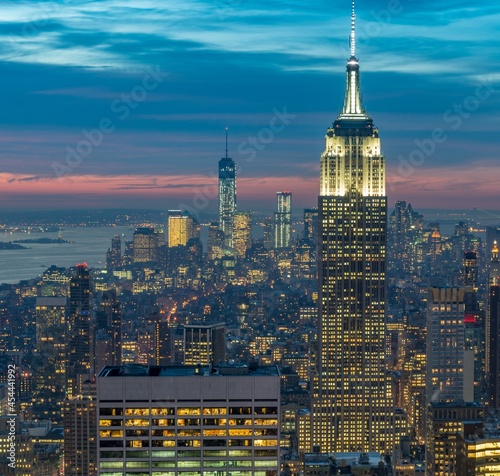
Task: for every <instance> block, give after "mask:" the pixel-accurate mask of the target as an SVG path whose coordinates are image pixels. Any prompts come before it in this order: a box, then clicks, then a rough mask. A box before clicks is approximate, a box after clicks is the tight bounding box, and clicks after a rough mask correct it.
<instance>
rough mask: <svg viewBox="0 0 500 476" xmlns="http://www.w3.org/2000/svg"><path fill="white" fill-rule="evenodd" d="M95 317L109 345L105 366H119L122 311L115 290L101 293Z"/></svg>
mask: <svg viewBox="0 0 500 476" xmlns="http://www.w3.org/2000/svg"><path fill="white" fill-rule="evenodd" d="M96 317H97V327H98V329H104V330H105V332H106V334H107V335H108V340H109V343H110V353H109V362H107V365H121V347H122V311H121V304H120V301H119V299H118V298H117V296H116V290H115V289H108V290H106V291H103V293H102V299H101V301H100V303H99V309H98V311H97V316H96ZM99 370H100V369H96V372H98V371H99Z"/></svg>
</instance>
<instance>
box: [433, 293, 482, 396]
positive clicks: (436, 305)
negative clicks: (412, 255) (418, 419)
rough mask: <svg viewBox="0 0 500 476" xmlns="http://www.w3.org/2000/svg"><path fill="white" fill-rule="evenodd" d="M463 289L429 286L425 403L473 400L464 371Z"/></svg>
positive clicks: (472, 389)
mask: <svg viewBox="0 0 500 476" xmlns="http://www.w3.org/2000/svg"><path fill="white" fill-rule="evenodd" d="M464 296H465V288H459V287H432V288H430V289H429V296H428V299H427V371H426V396H427V402H428V403H430V402H459V401H461V402H462V401H467V402H472V401H474V379H473V373H472V377H471V375H470V371H471V370H472V372H473V360H472V362H468V364H471V366H472V367H471V368H470V369H467V368H466V359H465V357H466V355H465V323H464V316H465V303H464Z"/></svg>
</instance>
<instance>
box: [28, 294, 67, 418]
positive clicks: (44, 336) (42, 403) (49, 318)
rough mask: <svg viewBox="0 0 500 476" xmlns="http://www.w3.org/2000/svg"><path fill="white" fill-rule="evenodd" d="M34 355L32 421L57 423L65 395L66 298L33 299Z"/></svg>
mask: <svg viewBox="0 0 500 476" xmlns="http://www.w3.org/2000/svg"><path fill="white" fill-rule="evenodd" d="M35 312H36V354H35V356H34V359H33V367H34V370H35V375H36V393H35V395H36V398H35V402H34V405H33V412H34V415H35V417H37V418H39V419H40V420H43V419H50V420H51V421H58V422H59V421H60V420H61V409H62V406H63V405H62V404H63V401H64V398H65V396H66V395H65V393H66V367H67V361H66V345H67V324H68V322H67V313H68V299H67V298H66V297H37V298H36V305H35Z"/></svg>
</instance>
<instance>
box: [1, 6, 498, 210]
mask: <svg viewBox="0 0 500 476" xmlns="http://www.w3.org/2000/svg"><path fill="white" fill-rule="evenodd" d="M350 10H351V5H350V1H349V0H335V1H334V2H332V1H326V0H308V1H307V2H306V1H303V0H301V1H299V0H288V1H284V0H274V1H273V2H268V1H264V0H207V1H205V0H182V1H181V0H169V1H168V2H158V1H157V0H155V1H152V0H141V1H130V0H103V1H99V0H97V1H96V0H94V1H92V0H60V1H58V0H54V1H43V0H42V1H40V0H36V1H23V0H19V1H16V2H9V4H7V5H3V6H2V16H1V17H0V87H1V90H2V92H3V94H2V106H1V107H0V181H1V185H0V208H8V209H63V208H95V207H99V208H128V207H130V208H156V209H172V208H175V209H179V208H183V209H188V210H194V211H206V212H211V211H214V210H216V207H217V178H216V176H217V162H218V160H219V159H220V158H221V157H223V156H224V154H225V128H226V127H227V128H229V156H230V157H232V158H233V159H234V160H235V161H236V162H237V163H238V186H237V187H238V208H239V209H251V210H256V211H271V210H273V209H274V208H275V206H276V192H277V191H280V190H289V191H291V192H292V194H293V206H294V209H295V210H294V212H295V213H297V214H299V211H300V209H302V208H305V207H311V206H315V205H316V203H317V196H318V193H319V158H320V155H321V153H322V151H323V148H324V135H325V132H326V129H327V128H328V127H329V126H330V125H331V123H332V122H333V121H334V120H335V118H336V117H337V115H338V113H339V111H340V108H341V106H342V103H343V96H344V86H345V65H346V60H347V58H348V56H349V51H348V36H349V28H350ZM356 13H357V57H358V58H359V61H360V68H361V88H362V93H363V101H364V106H365V108H366V110H367V112H368V113H369V114H370V115H371V116H372V117H373V119H374V122H375V125H376V126H377V127H378V128H379V130H380V137H381V139H382V148H383V153H384V155H385V157H386V160H387V193H388V195H389V203H390V204H392V203H393V202H394V201H395V200H407V201H410V202H412V204H413V206H414V208H415V209H419V208H421V209H423V208H450V209H458V208H463V209H471V208H472V207H477V208H478V209H485V210H489V209H500V187H499V183H500V160H499V158H500V152H499V150H500V134H499V132H498V131H499V130H500V115H499V106H500V43H499V42H498V41H496V40H495V39H497V38H499V37H500V3H499V2H498V1H496V0H485V1H484V2H470V1H461V0H432V1H431V0H418V1H416V0H370V1H368V0H357V5H356Z"/></svg>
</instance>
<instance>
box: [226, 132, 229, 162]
mask: <svg viewBox="0 0 500 476" xmlns="http://www.w3.org/2000/svg"><path fill="white" fill-rule="evenodd" d="M228 131H229V128H228V127H226V159H227V132H228Z"/></svg>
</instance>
